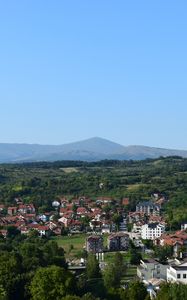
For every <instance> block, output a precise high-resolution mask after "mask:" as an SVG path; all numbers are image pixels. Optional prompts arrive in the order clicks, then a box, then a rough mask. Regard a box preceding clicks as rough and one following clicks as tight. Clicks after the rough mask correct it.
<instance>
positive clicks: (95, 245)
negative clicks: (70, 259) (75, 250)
mask: <svg viewBox="0 0 187 300" xmlns="http://www.w3.org/2000/svg"><path fill="white" fill-rule="evenodd" d="M86 250H87V252H91V253H98V252H102V251H103V237H102V236H98V235H91V236H89V237H88V238H87V239H86Z"/></svg>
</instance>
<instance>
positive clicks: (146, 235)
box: [141, 223, 165, 240]
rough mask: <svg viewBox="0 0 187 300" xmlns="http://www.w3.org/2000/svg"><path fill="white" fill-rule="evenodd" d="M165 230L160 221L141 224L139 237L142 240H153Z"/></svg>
mask: <svg viewBox="0 0 187 300" xmlns="http://www.w3.org/2000/svg"><path fill="white" fill-rule="evenodd" d="M164 231H165V225H163V224H160V223H150V224H145V225H142V230H141V238H142V239H143V240H155V239H157V238H159V237H160V236H161V235H162V234H163V233H164Z"/></svg>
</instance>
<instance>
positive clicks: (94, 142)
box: [0, 137, 187, 163]
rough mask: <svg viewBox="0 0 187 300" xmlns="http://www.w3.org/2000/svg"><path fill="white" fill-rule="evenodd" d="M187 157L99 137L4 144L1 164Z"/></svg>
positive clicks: (0, 147) (0, 151)
mask: <svg viewBox="0 0 187 300" xmlns="http://www.w3.org/2000/svg"><path fill="white" fill-rule="evenodd" d="M174 155H177V156H182V157H187V151H185V150H172V149H162V148H154V147H146V146H122V145H120V144H117V143H114V142H111V141H109V140H106V139H102V138H99V137H94V138H90V139H87V140H84V141H79V142H75V143H69V144H64V145H59V146H53V145H37V144H5V143H0V163H15V162H35V161H56V160H82V161H98V160H102V159H118V160H129V159H134V160H142V159H146V158H158V157H160V156H164V157H166V156H174Z"/></svg>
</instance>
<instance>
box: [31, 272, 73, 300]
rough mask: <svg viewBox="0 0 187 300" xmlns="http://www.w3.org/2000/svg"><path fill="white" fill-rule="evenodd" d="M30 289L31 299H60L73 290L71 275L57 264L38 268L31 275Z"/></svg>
mask: <svg viewBox="0 0 187 300" xmlns="http://www.w3.org/2000/svg"><path fill="white" fill-rule="evenodd" d="M30 290H31V296H32V299H33V300H52V299H54V300H62V298H63V297H64V296H66V295H67V294H71V293H73V291H74V280H73V276H72V274H70V273H69V272H68V271H66V270H64V269H63V268H60V267H57V266H50V267H46V268H39V269H38V270H37V271H36V273H35V275H34V277H33V280H32V282H31V287H30Z"/></svg>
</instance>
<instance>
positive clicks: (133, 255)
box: [130, 248, 142, 265]
mask: <svg viewBox="0 0 187 300" xmlns="http://www.w3.org/2000/svg"><path fill="white" fill-rule="evenodd" d="M141 259H142V255H141V253H140V252H138V251H137V250H136V249H135V248H131V249H130V263H131V264H132V265H138V264H139V263H140V260H141Z"/></svg>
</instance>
